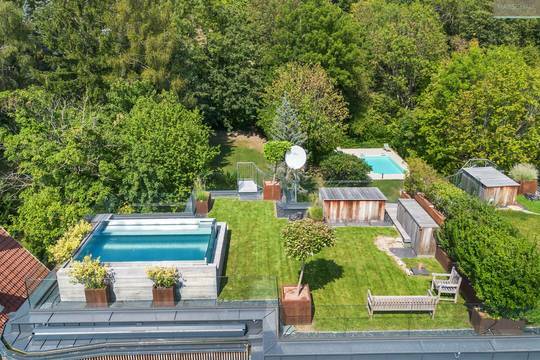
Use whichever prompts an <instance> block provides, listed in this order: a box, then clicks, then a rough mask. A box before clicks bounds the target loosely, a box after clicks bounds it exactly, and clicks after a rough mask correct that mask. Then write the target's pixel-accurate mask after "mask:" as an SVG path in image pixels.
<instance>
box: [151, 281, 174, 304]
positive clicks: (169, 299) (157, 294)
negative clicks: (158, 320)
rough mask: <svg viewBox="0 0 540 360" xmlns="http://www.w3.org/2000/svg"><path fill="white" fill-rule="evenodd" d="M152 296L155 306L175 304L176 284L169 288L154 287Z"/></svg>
mask: <svg viewBox="0 0 540 360" xmlns="http://www.w3.org/2000/svg"><path fill="white" fill-rule="evenodd" d="M152 298H153V300H154V302H153V304H154V306H158V307H160V306H168V307H171V306H174V286H173V287H169V288H159V287H155V286H154V287H153V288H152Z"/></svg>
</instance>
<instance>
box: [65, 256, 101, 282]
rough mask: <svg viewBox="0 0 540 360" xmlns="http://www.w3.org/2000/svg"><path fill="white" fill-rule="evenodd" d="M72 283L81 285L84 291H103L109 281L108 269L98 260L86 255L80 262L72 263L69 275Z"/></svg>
mask: <svg viewBox="0 0 540 360" xmlns="http://www.w3.org/2000/svg"><path fill="white" fill-rule="evenodd" d="M69 274H70V275H71V278H72V279H71V280H72V283H74V284H82V285H84V287H85V289H103V288H104V287H105V286H107V283H108V281H109V280H110V273H109V268H108V267H107V266H106V265H103V264H102V263H101V261H99V258H97V259H92V256H91V255H87V256H85V257H84V258H83V260H82V261H74V262H73V264H72V266H71V270H70V273H69Z"/></svg>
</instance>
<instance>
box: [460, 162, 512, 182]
mask: <svg viewBox="0 0 540 360" xmlns="http://www.w3.org/2000/svg"><path fill="white" fill-rule="evenodd" d="M463 171H465V172H466V173H467V174H469V175H470V176H472V177H473V178H475V179H476V180H478V181H479V182H480V183H481V184H482V185H484V186H485V187H499V186H519V184H518V183H517V182H515V181H514V180H512V179H511V178H509V177H508V176H506V175H505V174H503V173H502V172H500V171H499V170H497V169H495V168H494V167H491V166H486V167H468V168H463Z"/></svg>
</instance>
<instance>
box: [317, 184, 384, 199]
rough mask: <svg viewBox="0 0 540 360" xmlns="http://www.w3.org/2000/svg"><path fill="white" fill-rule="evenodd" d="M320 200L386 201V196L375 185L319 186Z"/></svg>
mask: <svg viewBox="0 0 540 360" xmlns="http://www.w3.org/2000/svg"><path fill="white" fill-rule="evenodd" d="M319 198H320V199H321V200H371V201H375V200H377V201H386V196H384V194H383V193H382V192H381V190H379V188H377V187H334V188H330V187H328V188H320V189H319Z"/></svg>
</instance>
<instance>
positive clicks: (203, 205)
mask: <svg viewBox="0 0 540 360" xmlns="http://www.w3.org/2000/svg"><path fill="white" fill-rule="evenodd" d="M211 203H212V195H210V193H209V194H208V199H207V200H197V201H196V203H195V212H196V214H197V215H206V214H208V212H209V211H210V208H211V206H210V205H211Z"/></svg>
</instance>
